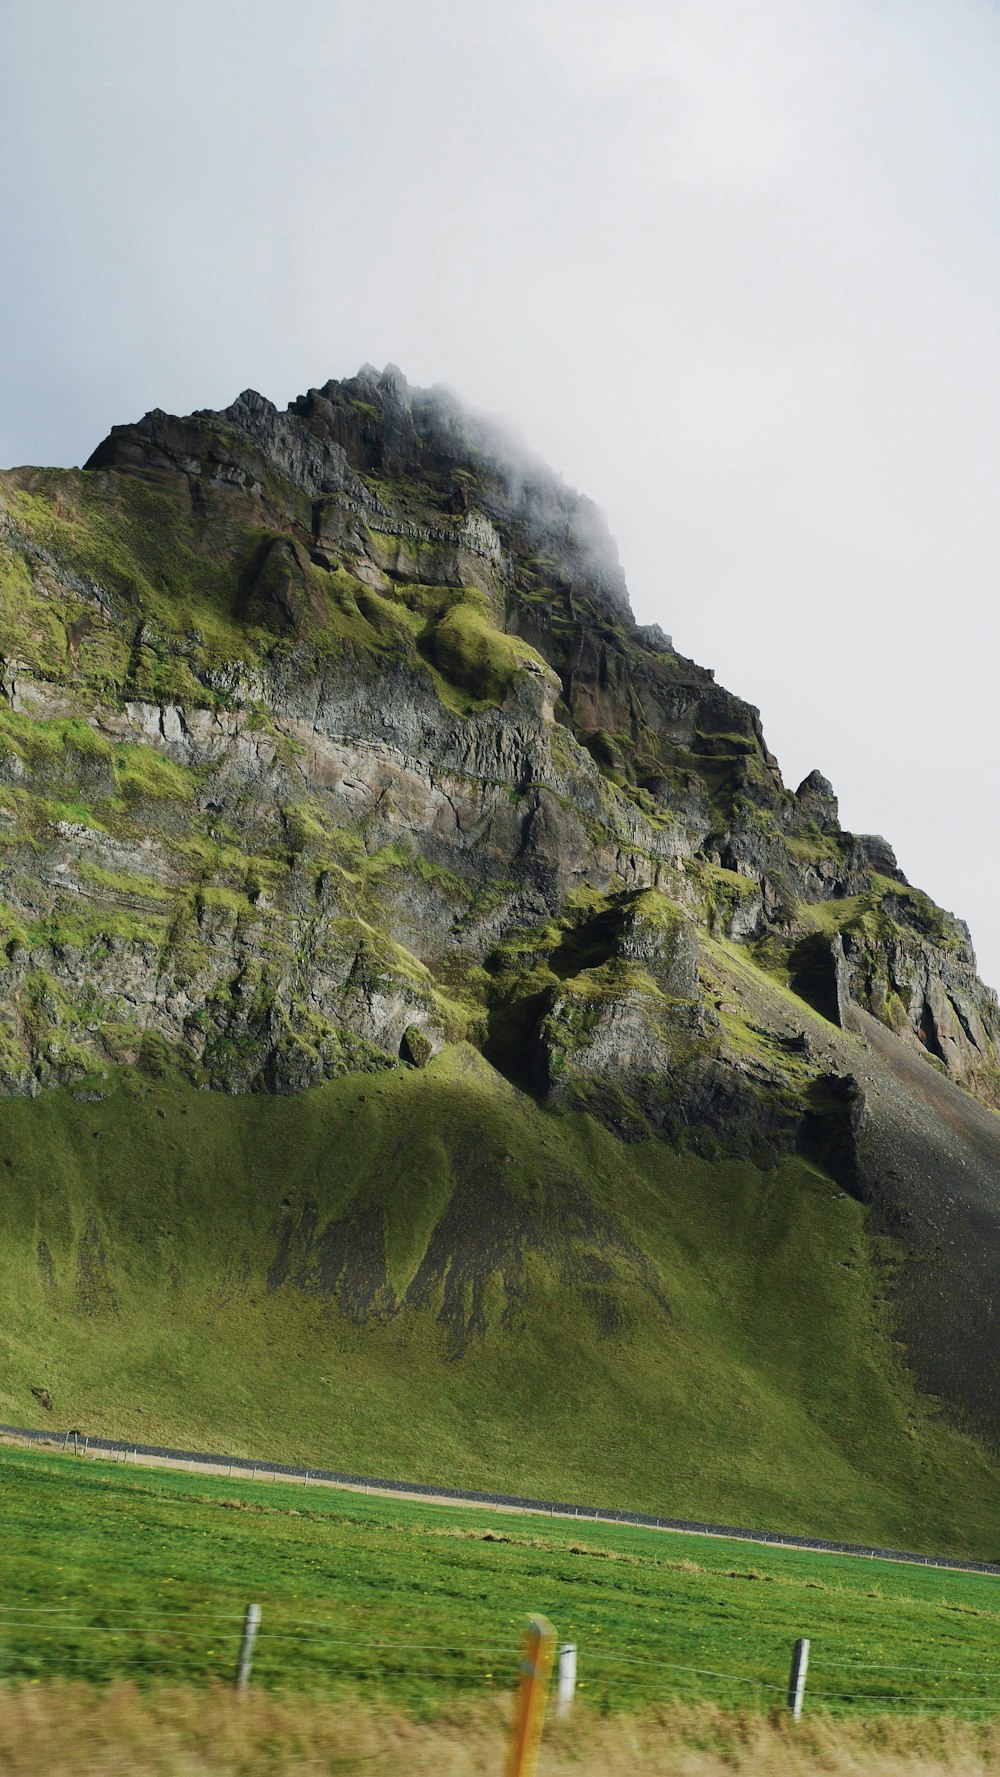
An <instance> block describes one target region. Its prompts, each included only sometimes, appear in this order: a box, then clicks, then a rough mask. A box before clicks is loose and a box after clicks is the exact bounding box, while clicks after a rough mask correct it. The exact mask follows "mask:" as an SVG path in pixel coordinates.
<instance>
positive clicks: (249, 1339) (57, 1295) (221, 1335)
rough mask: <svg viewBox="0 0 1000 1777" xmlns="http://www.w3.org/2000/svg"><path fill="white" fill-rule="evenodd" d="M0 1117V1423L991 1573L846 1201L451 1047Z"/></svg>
mask: <svg viewBox="0 0 1000 1777" xmlns="http://www.w3.org/2000/svg"><path fill="white" fill-rule="evenodd" d="M91 1090H92V1091H93V1092H94V1093H99V1094H102V1095H103V1096H100V1097H99V1098H95V1099H94V1100H93V1101H91V1100H88V1099H87V1098H86V1096H85V1097H84V1098H82V1099H81V1098H80V1097H79V1096H74V1094H73V1093H71V1092H69V1091H53V1092H49V1093H46V1094H44V1095H43V1096H42V1097H41V1098H39V1099H38V1100H35V1101H23V1100H6V1101H4V1102H3V1103H0V1181H2V1182H3V1188H2V1190H0V1418H2V1419H4V1420H5V1421H7V1422H8V1423H13V1424H19V1425H25V1424H37V1423H39V1422H44V1420H45V1418H46V1415H45V1414H44V1412H43V1411H42V1409H41V1408H40V1407H39V1406H38V1403H37V1401H36V1400H35V1398H34V1397H33V1395H32V1389H33V1388H44V1389H48V1390H49V1391H50V1392H51V1396H52V1400H53V1407H52V1412H51V1420H50V1423H52V1424H54V1425H56V1426H63V1427H65V1426H79V1427H81V1428H82V1429H83V1430H84V1431H85V1432H89V1433H92V1434H98V1435H105V1436H108V1435H110V1436H117V1437H126V1438H127V1437H131V1438H135V1439H137V1440H138V1441H139V1442H143V1443H151V1444H158V1443H162V1444H170V1445H174V1446H179V1447H182V1448H188V1449H208V1450H212V1449H221V1450H225V1451H229V1452H232V1453H233V1454H237V1455H239V1454H244V1455H252V1456H263V1457H270V1458H273V1459H275V1460H277V1461H289V1462H299V1463H302V1464H304V1465H306V1466H313V1467H328V1468H336V1469H342V1470H348V1471H350V1472H354V1473H361V1474H386V1475H389V1476H392V1477H396V1478H400V1479H406V1480H414V1481H421V1482H427V1483H430V1484H435V1483H437V1484H448V1485H453V1486H467V1487H475V1488H482V1489H489V1490H497V1491H502V1492H508V1493H519V1494H527V1495H530V1496H531V1497H534V1498H543V1499H545V1498H548V1499H551V1498H563V1499H572V1500H579V1501H580V1502H581V1503H586V1504H592V1505H602V1506H617V1507H625V1508H628V1509H633V1510H645V1511H651V1512H656V1513H660V1514H664V1515H670V1516H681V1517H689V1518H697V1519H703V1518H710V1519H715V1520H716V1521H718V1522H724V1523H737V1524H739V1523H743V1524H748V1525H751V1526H753V1527H755V1528H757V1527H761V1528H772V1529H777V1530H785V1531H789V1532H804V1533H806V1534H813V1535H820V1536H827V1537H832V1538H834V1539H837V1540H852V1541H865V1540H868V1539H871V1540H874V1541H879V1542H882V1543H884V1544H888V1545H890V1546H895V1547H904V1548H907V1547H908V1548H915V1549H927V1550H929V1551H931V1552H940V1553H967V1554H970V1555H974V1556H976V1557H980V1558H986V1559H992V1558H993V1557H995V1556H996V1555H998V1554H1000V1539H998V1534H997V1524H998V1521H1000V1476H998V1472H997V1469H996V1466H995V1465H994V1464H992V1463H991V1462H990V1460H989V1459H988V1458H987V1456H986V1455H985V1454H984V1453H983V1451H982V1450H980V1449H979V1448H978V1447H977V1446H976V1445H975V1444H973V1443H972V1442H970V1441H969V1440H967V1439H965V1438H963V1437H961V1436H959V1435H958V1434H957V1433H955V1432H953V1431H951V1430H949V1429H948V1428H947V1427H946V1426H944V1425H943V1424H942V1423H941V1421H940V1419H939V1418H938V1416H937V1415H936V1412H935V1408H934V1404H933V1403H932V1402H928V1401H926V1400H922V1399H921V1398H920V1397H919V1396H918V1394H917V1392H916V1390H915V1389H914V1386H913V1384H912V1381H911V1379H910V1378H909V1376H908V1374H907V1372H906V1371H905V1369H904V1368H903V1365H902V1363H901V1361H900V1354H899V1350H898V1347H897V1346H896V1345H895V1344H894V1343H893V1340H892V1336H891V1329H890V1327H889V1325H888V1324H887V1317H886V1313H885V1310H884V1306H883V1303H882V1298H881V1294H880V1279H879V1273H878V1271H877V1268H876V1266H875V1265H874V1264H873V1260H872V1255H871V1254H870V1252H869V1248H868V1244H867V1241H866V1238H865V1232H864V1212H863V1210H862V1208H861V1206H860V1205H859V1204H858V1203H856V1202H855V1201H854V1200H853V1199H851V1198H850V1197H848V1196H845V1195H844V1194H843V1192H841V1191H838V1190H837V1188H836V1187H835V1186H834V1185H832V1184H831V1183H830V1181H829V1180H828V1179H827V1178H825V1177H824V1176H823V1175H822V1173H820V1172H818V1171H816V1170H815V1169H813V1168H811V1167H810V1166H808V1165H806V1164H805V1163H804V1162H802V1161H799V1160H786V1161H784V1162H782V1164H780V1165H779V1166H776V1167H775V1168H774V1169H773V1170H771V1171H760V1170H758V1169H757V1168H755V1167H754V1166H751V1165H750V1164H749V1163H746V1162H734V1161H717V1162H714V1163H712V1162H709V1161H706V1160H699V1159H697V1158H694V1157H692V1156H685V1155H680V1154H678V1153H676V1152H674V1151H672V1150H670V1149H669V1148H668V1147H667V1146H666V1145H665V1144H663V1143H661V1142H659V1141H649V1142H645V1143H633V1144H625V1143H622V1142H620V1141H617V1140H616V1139H615V1138H614V1137H613V1136H611V1135H610V1134H609V1133H608V1132H607V1131H606V1130H604V1129H603V1128H601V1127H599V1126H598V1125H596V1124H595V1123H594V1122H592V1121H591V1120H590V1119H589V1118H587V1117H584V1116H568V1115H566V1116H557V1115H553V1114H551V1113H546V1112H544V1111H542V1110H541V1109H540V1108H539V1107H538V1105H536V1104H535V1103H534V1101H533V1100H532V1099H530V1098H529V1097H528V1096H527V1095H525V1094H524V1093H522V1092H518V1091H517V1090H516V1089H515V1088H514V1087H513V1086H511V1085H509V1084H508V1083H507V1082H506V1081H504V1080H502V1079H501V1078H500V1076H499V1075H497V1074H496V1073H495V1072H493V1070H492V1069H491V1068H489V1067H488V1065H487V1064H486V1063H485V1062H484V1061H483V1060H482V1058H481V1057H480V1056H478V1055H476V1054H475V1053H474V1052H472V1051H471V1050H467V1049H463V1048H456V1049H452V1050H449V1051H446V1052H445V1053H444V1054H443V1055H442V1056H440V1057H439V1058H437V1059H436V1060H435V1061H434V1062H433V1063H432V1064H431V1065H430V1066H429V1067H428V1068H426V1069H424V1070H422V1071H420V1070H416V1069H397V1070H394V1071H392V1072H390V1073H387V1074H382V1075H376V1076H353V1077H350V1078H345V1079H343V1080H338V1081H335V1082H333V1083H331V1084H330V1085H329V1086H325V1087H321V1088H318V1089H316V1090H315V1091H312V1092H307V1093H304V1094H302V1095H301V1096H299V1097H297V1098H294V1099H283V1098H267V1097H250V1098H228V1097H225V1096H223V1095H222V1094H218V1093H209V1092H198V1091H195V1090H192V1089H190V1088H187V1087H184V1086H181V1085H176V1084H171V1083H169V1082H153V1081H150V1080H149V1079H147V1078H145V1077H143V1076H142V1075H139V1074H134V1073H117V1074H116V1073H114V1072H113V1071H111V1070H109V1072H108V1075H107V1077H106V1078H104V1079H103V1080H95V1081H94V1082H93V1083H92V1087H88V1091H91Z"/></svg>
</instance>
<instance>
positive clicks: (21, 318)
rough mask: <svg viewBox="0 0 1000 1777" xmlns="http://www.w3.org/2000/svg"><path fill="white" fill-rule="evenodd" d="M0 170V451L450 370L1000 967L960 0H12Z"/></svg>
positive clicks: (991, 548) (984, 342)
mask: <svg viewBox="0 0 1000 1777" xmlns="http://www.w3.org/2000/svg"><path fill="white" fill-rule="evenodd" d="M0 173H2V177H0V245H2V254H3V259H2V265H3V277H2V283H0V462H2V463H4V464H10V463H22V462H31V461H34V462H52V463H77V462H81V461H82V460H83V459H84V458H85V457H86V456H87V455H88V454H89V452H90V450H91V449H92V448H93V446H94V445H95V444H96V443H97V442H98V440H99V439H100V438H101V437H102V436H103V435H104V434H105V432H106V431H107V430H108V428H109V427H110V426H111V425H112V424H113V423H115V422H116V421H123V420H128V419H133V418H135V417H137V416H138V415H139V414H141V413H143V412H144V411H145V410H146V409H148V408H150V407H153V406H162V407H165V408H168V409H170V410H172V411H175V412H187V411H189V410H190V409H191V408H192V407H200V406H221V405H224V404H225V403H227V402H228V401H230V400H231V399H232V398H233V396H234V395H236V394H237V393H238V392H239V391H240V390H241V389H243V388H245V387H247V386H252V387H256V388H258V389H261V390H262V391H263V392H264V393H265V394H267V395H269V396H270V397H271V398H272V399H274V400H276V401H278V402H280V403H282V404H284V402H285V401H287V400H288V399H289V398H290V397H291V396H293V395H295V394H297V393H298V392H299V391H301V390H302V389H305V388H306V387H308V386H309V385H310V384H319V383H322V382H323V381H325V379H326V378H327V377H328V376H338V377H339V376H345V375H350V374H352V373H353V372H354V371H355V370H356V369H357V368H358V366H359V365H360V364H361V363H362V362H364V361H365V360H371V361H372V362H373V363H375V364H377V365H381V364H383V363H385V362H386V361H388V360H392V361H394V362H396V363H398V364H399V365H400V366H401V367H402V368H403V370H404V371H405V372H406V374H407V375H408V376H409V378H410V380H411V381H412V382H416V383H432V382H446V383H448V384H450V385H451V386H452V387H453V388H455V389H456V390H457V391H458V392H459V393H460V394H461V395H463V396H464V397H465V398H466V399H467V400H469V401H470V402H472V403H473V404H475V405H477V406H480V407H483V408H485V409H487V410H489V411H492V412H495V413H498V414H500V415H502V416H504V417H506V418H507V419H509V420H511V421H513V422H514V423H515V425H516V426H517V428H518V429H519V430H520V431H521V432H522V433H524V435H525V436H526V437H527V439H528V441H529V442H530V443H531V445H532V446H533V447H534V448H536V449H537V450H539V451H540V452H541V453H542V454H543V455H545V456H547V457H548V459H549V461H550V462H551V463H552V464H553V466H554V467H555V468H556V469H558V470H560V471H561V472H562V473H563V474H564V475H565V477H566V479H567V480H568V481H570V482H572V483H573V484H574V485H576V486H578V487H580V488H582V489H583V490H584V491H585V492H587V493H589V494H590V495H591V496H592V498H594V499H596V500H597V501H598V503H599V504H600V505H602V506H603V507H604V509H605V511H606V512H607V514H608V518H609V521H610V524H611V528H612V530H613V531H614V533H615V535H616V536H617V538H618V541H619V544H620V548H621V553H622V559H623V561H624V563H625V567H626V571H627V573H628V577H629V583H630V588H631V593H632V601H633V605H634V608H635V611H636V614H637V616H638V617H639V618H640V619H641V620H645V621H650V620H654V619H655V620H657V621H659V622H660V623H662V625H663V627H664V628H665V629H667V630H668V631H669V632H670V633H671V634H672V635H673V636H674V639H675V642H676V643H677V645H678V647H679V648H681V649H682V650H683V651H684V652H685V653H688V654H690V655H692V656H693V657H694V658H695V659H697V660H699V661H701V662H703V663H704V664H706V665H711V666H714V667H715V669H716V673H717V676H718V678H719V679H720V680H721V682H722V683H724V684H726V685H728V686H729V687H730V688H731V689H732V690H734V691H737V692H739V693H740V694H741V695H743V696H745V697H747V698H749V699H750V700H751V701H752V702H754V703H756V704H758V705H759V706H760V708H761V710H762V712H763V717H764V724H765V730H766V733H767V736H768V740H769V743H770V745H771V747H772V749H773V750H774V751H775V752H776V753H777V755H778V757H779V760H780V762H781V765H782V768H783V771H784V773H785V776H786V779H787V781H788V782H789V783H790V784H791V785H792V786H794V785H795V784H796V783H797V782H798V781H799V779H800V778H801V777H803V776H804V775H805V773H806V772H807V771H809V770H810V769H811V768H812V767H814V766H818V767H819V768H820V769H821V770H822V771H824V772H825V773H826V775H827V776H828V777H830V778H831V779H832V781H833V783H834V786H835V788H836V789H837V791H838V793H839V795H840V800H841V816H842V819H843V821H844V823H845V825H849V826H851V827H853V828H855V829H856V830H858V831H875V832H883V833H885V834H886V836H887V837H888V838H889V839H890V840H891V841H892V842H893V844H894V845H895V847H896V850H897V853H898V856H899V859H900V862H901V864H902V866H903V868H904V869H905V870H906V872H907V873H908V875H909V876H910V877H911V879H912V880H913V881H915V882H917V883H918V884H919V885H920V886H921V887H923V888H925V889H927V890H928V891H929V892H930V893H932V894H933V895H934V896H935V897H936V898H937V899H938V900H940V901H941V902H942V903H943V904H944V905H945V906H946V907H950V908H952V909H954V910H955V911H956V912H959V913H961V914H962V915H964V916H965V917H966V918H967V919H968V920H969V922H970V924H971V925H972V930H973V937H974V939H975V941H976V943H977V946H978V949H979V954H980V963H981V967H982V971H983V973H984V974H985V976H986V978H987V979H988V980H992V981H993V982H1000V901H998V896H997V892H996V884H997V882H998V880H1000V823H998V819H997V798H996V792H995V778H996V774H997V767H998V748H997V744H996V738H995V728H996V719H995V708H994V705H995V690H996V679H997V660H998V646H997V644H998V633H997V630H998V622H997V614H996V613H997V590H998V579H1000V492H998V489H997V486H996V483H997V479H998V471H1000V229H998V227H997V223H998V216H1000V7H998V5H997V3H996V0H619V3H618V4H617V6H616V7H615V9H614V16H612V8H611V6H610V5H609V4H607V3H606V0H602V3H601V4H594V3H593V0H479V3H478V4H477V3H476V0H471V3H470V0H365V3H364V4H360V3H359V0H350V3H348V4H345V3H344V0H282V4H280V5H279V4H278V0H197V3H194V0H171V3H170V4H169V5H162V4H154V3H153V0H5V3H4V4H3V5H2V6H0ZM0 648H2V638H0Z"/></svg>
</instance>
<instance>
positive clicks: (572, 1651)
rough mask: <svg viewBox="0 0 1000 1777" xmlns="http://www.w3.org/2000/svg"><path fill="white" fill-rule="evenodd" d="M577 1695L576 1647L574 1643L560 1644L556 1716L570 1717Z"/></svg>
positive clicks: (562, 1642)
mask: <svg viewBox="0 0 1000 1777" xmlns="http://www.w3.org/2000/svg"><path fill="white" fill-rule="evenodd" d="M575 1694H576V1647H575V1645H574V1643H573V1642H572V1641H561V1642H560V1643H559V1666H558V1670H557V1676H556V1714H557V1715H558V1716H559V1717H560V1718H563V1717H565V1716H567V1715H569V1713H570V1710H571V1709H572V1707H573V1698H574V1695H575Z"/></svg>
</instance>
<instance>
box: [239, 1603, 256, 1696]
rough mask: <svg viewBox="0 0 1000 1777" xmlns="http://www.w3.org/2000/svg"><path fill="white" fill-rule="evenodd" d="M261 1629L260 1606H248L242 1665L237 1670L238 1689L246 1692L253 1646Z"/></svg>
mask: <svg viewBox="0 0 1000 1777" xmlns="http://www.w3.org/2000/svg"><path fill="white" fill-rule="evenodd" d="M259 1628H260V1605H259V1604H248V1605H247V1614H246V1616H245V1618H244V1620H243V1645H242V1647H241V1648H240V1663H239V1665H238V1666H237V1668H236V1689H237V1690H238V1691H245V1690H246V1688H247V1685H248V1684H249V1683H250V1662H251V1660H252V1659H253V1644H254V1642H255V1641H256V1639H257V1630H258V1629H259Z"/></svg>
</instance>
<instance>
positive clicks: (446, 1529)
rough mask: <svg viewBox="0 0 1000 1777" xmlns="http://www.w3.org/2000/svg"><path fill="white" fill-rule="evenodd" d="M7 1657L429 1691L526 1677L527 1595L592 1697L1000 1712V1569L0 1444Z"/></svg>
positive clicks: (11, 1670)
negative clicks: (246, 1669)
mask: <svg viewBox="0 0 1000 1777" xmlns="http://www.w3.org/2000/svg"><path fill="white" fill-rule="evenodd" d="M0 1525H2V1541H3V1550H4V1559H3V1572H4V1581H3V1592H2V1600H0V1671H2V1674H3V1676H4V1677H5V1678H6V1679H12V1680H14V1679H19V1680H23V1681H27V1682H31V1681H33V1680H35V1681H49V1680H52V1679H58V1678H73V1679H78V1680H80V1679H82V1680H85V1681H89V1682H92V1683H96V1684H101V1685H103V1684H106V1683H107V1682H109V1681H111V1680H112V1679H131V1680H135V1681H137V1682H139V1683H140V1684H147V1683H151V1682H153V1681H156V1682H157V1683H163V1682H180V1683H191V1682H193V1683H195V1684H204V1683H210V1682H211V1681H213V1680H214V1681H221V1682H223V1683H224V1682H226V1681H228V1680H229V1679H230V1678H231V1677H232V1675H233V1671H234V1667H235V1662H236V1658H237V1653H238V1648H239V1641H240V1630H241V1624H242V1619H243V1613H244V1611H245V1607H246V1605H247V1603H248V1602H251V1601H253V1602H257V1603H259V1604H260V1605H261V1607H262V1623H261V1631H260V1636H259V1640H258V1644H257V1652H256V1658H255V1665H254V1674H253V1680H254V1683H255V1684H256V1685H257V1686H260V1687H262V1688H264V1689H266V1690H295V1691H299V1692H310V1693H315V1694H321V1693H330V1692H335V1693H337V1694H338V1695H339V1694H343V1695H348V1694H349V1695H352V1696H357V1694H358V1693H359V1691H361V1692H366V1691H367V1692H368V1693H369V1694H371V1695H372V1696H373V1697H375V1698H378V1699H380V1700H381V1701H384V1702H385V1703H394V1704H398V1705H400V1706H405V1707H406V1708H408V1709H409V1710H410V1711H416V1712H417V1713H418V1714H420V1713H428V1714H433V1713H435V1712H436V1711H438V1710H440V1709H442V1708H447V1707H451V1706H453V1705H455V1704H456V1703H458V1702H460V1701H461V1700H462V1699H463V1698H464V1699H465V1700H467V1701H471V1700H475V1699H481V1698H484V1697H486V1696H488V1695H489V1694H490V1693H504V1692H507V1691H509V1690H510V1689H511V1688H512V1686H513V1684H514V1681H515V1677H516V1671H517V1652H518V1644H519V1639H520V1634H521V1628H522V1624H523V1621H524V1618H525V1616H526V1614H527V1613H528V1612H531V1611H541V1612H543V1613H544V1614H546V1615H547V1616H548V1617H549V1618H550V1619H551V1621H552V1623H553V1624H554V1625H555V1628H556V1630H557V1633H558V1635H559V1637H560V1639H563V1640H567V1641H572V1642H575V1643H576V1645H577V1647H578V1657H579V1682H580V1692H579V1695H580V1697H581V1699H582V1700H584V1701H589V1702H590V1703H591V1704H592V1705H593V1706H594V1707H595V1708H596V1709H598V1710H613V1711H617V1710H622V1709H626V1710H629V1711H636V1710H641V1709H644V1708H646V1707H648V1706H652V1705H660V1704H664V1703H667V1702H669V1701H671V1700H672V1699H679V1700H682V1701H686V1702H699V1701H703V1700H710V1701H712V1702H714V1703H718V1704H719V1705H721V1706H723V1707H725V1708H727V1709H734V1708H740V1707H749V1708H750V1709H751V1710H754V1711H762V1712H765V1713H768V1712H771V1711H773V1710H774V1709H775V1708H780V1706H781V1704H782V1701H783V1697H784V1690H785V1686H786V1683H787V1675H788V1665H789V1658H790V1653H791V1646H792V1643H793V1641H794V1640H795V1638H796V1637H798V1636H800V1635H808V1636H809V1638H810V1640H811V1643H812V1656H811V1663H810V1669H809V1682H808V1688H807V1699H808V1708H809V1710H810V1711H811V1712H813V1713H815V1712H817V1711H820V1710H822V1711H825V1712H836V1713H843V1714H856V1713H858V1712H859V1711H860V1712H862V1713H865V1714H871V1713H873V1712H874V1713H883V1712H886V1711H888V1712H890V1713H904V1714H912V1713H914V1712H915V1711H916V1712H921V1711H928V1710H929V1711H933V1712H935V1713H941V1712H945V1713H948V1714H951V1713H954V1714H956V1715H968V1716H972V1717H980V1716H986V1715H992V1714H995V1713H996V1712H997V1710H998V1709H1000V1581H998V1580H996V1579H994V1578H992V1577H990V1576H987V1575H979V1574H970V1573H960V1572H948V1571H942V1570H933V1569H922V1568H916V1567H912V1566H905V1565H902V1564H897V1563H891V1562H884V1561H871V1560H865V1559H858V1558H850V1557H841V1556H833V1555H824V1554H816V1553H811V1552H805V1551H799V1550H783V1549H775V1548H764V1547H760V1546H758V1545H755V1544H749V1543H741V1542H738V1541H729V1540H725V1539H721V1538H709V1537H700V1536H682V1535H672V1534H665V1533H659V1532H655V1531H644V1530H638V1529H632V1528H626V1527H622V1526H607V1525H602V1526H598V1525H595V1524H593V1523H585V1522H583V1521H581V1522H579V1523H575V1522H574V1521H573V1520H570V1519H549V1518H543V1517H536V1516H529V1515H521V1514H514V1513H500V1512H491V1511H488V1510H483V1509H480V1508H455V1507H445V1506H439V1505H435V1504H423V1503H420V1504H416V1503H412V1502H408V1501H404V1500H394V1499H389V1500H387V1499H384V1498H378V1497H368V1496H365V1495H361V1494H353V1493H347V1492H341V1491H334V1490H331V1489H327V1488H320V1487H315V1486H301V1487H298V1486H293V1485H291V1484H287V1483H283V1484H274V1483H261V1482H256V1483H255V1482H252V1481H238V1480H235V1479H234V1480H229V1479H224V1478H220V1479H216V1478H208V1477H203V1476H199V1475H192V1474H187V1473H183V1472H166V1471H164V1472H150V1471H143V1470H133V1469H129V1468H123V1467H117V1466H115V1465H113V1464H111V1463H104V1462H95V1461H93V1460H92V1459H86V1458H83V1457H79V1458H74V1457H72V1456H68V1455H67V1456H59V1455H42V1454H40V1453H38V1452H26V1451H20V1450H16V1449H13V1448H5V1449H3V1450H2V1451H0Z"/></svg>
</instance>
